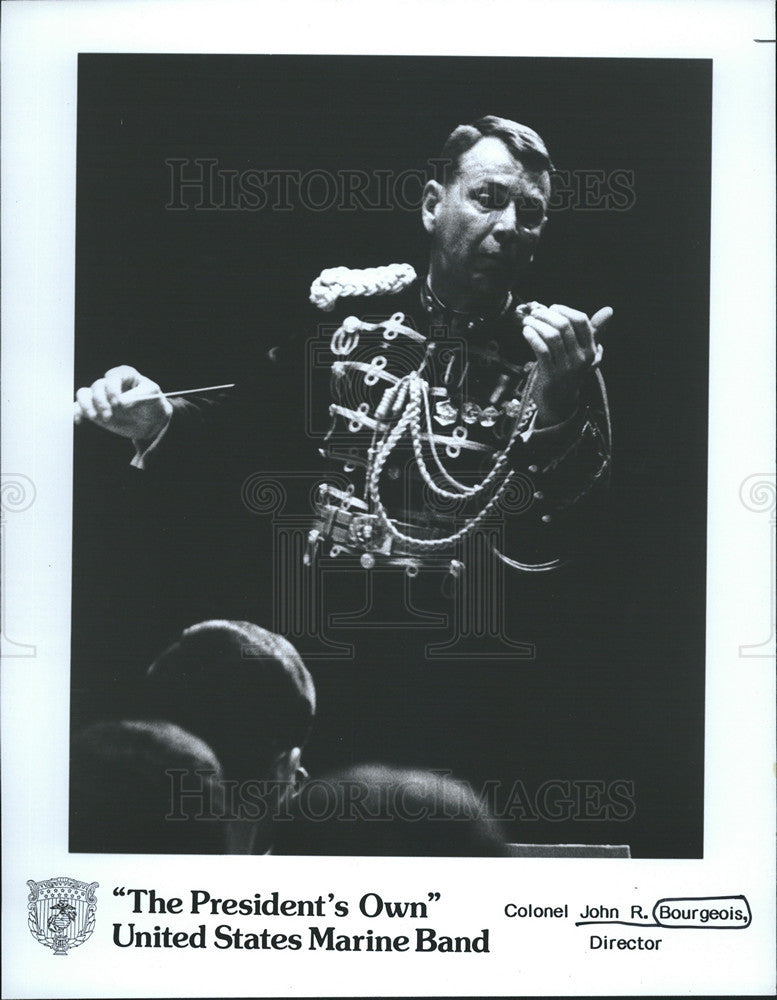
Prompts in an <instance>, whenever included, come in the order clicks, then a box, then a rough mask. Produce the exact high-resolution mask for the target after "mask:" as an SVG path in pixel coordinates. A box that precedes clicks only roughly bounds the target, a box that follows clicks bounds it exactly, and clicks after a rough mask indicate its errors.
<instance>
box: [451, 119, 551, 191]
mask: <svg viewBox="0 0 777 1000" xmlns="http://www.w3.org/2000/svg"><path fill="white" fill-rule="evenodd" d="M489 136H493V137H494V138H495V139H500V140H501V141H502V142H503V143H504V144H505V146H507V148H508V149H509V150H510V153H511V154H512V155H513V156H514V157H515V159H516V160H518V161H519V162H520V163H523V165H524V166H525V167H527V168H528V169H529V170H536V171H537V172H547V173H551V172H552V171H553V169H554V167H553V162H552V160H551V158H550V153H549V152H548V149H547V146H546V145H545V143H544V142H543V140H542V138H541V137H540V136H539V135H538V134H537V133H536V132H535V131H534V129H532V128H529V126H528V125H520V124H519V123H518V122H514V121H511V120H510V119H509V118H498V117H497V116H496V115H486V116H485V117H484V118H478V120H477V121H475V122H471V123H470V124H469V125H457V126H456V128H455V129H454V130H453V131H452V132H451V134H450V135H449V136H448V138H447V139H446V140H445V145H444V146H443V148H442V152H441V153H440V159H441V160H443V161H445V165H444V167H443V170H444V174H443V182H444V183H445V184H450V183H451V182H452V181H453V180H454V179H455V178H456V175H457V174H458V172H459V167H460V165H461V158H462V156H463V155H464V154H465V153H466V152H467V150H469V149H472V147H473V146H474V145H475V143H477V142H480V140H481V139H485V138H487V137H489Z"/></svg>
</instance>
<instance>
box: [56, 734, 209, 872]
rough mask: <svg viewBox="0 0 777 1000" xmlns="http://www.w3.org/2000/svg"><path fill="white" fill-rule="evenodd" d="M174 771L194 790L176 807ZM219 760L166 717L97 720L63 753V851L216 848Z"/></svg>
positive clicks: (199, 851)
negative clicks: (66, 822) (66, 831)
mask: <svg viewBox="0 0 777 1000" xmlns="http://www.w3.org/2000/svg"><path fill="white" fill-rule="evenodd" d="M174 772H178V773H179V774H181V773H183V774H184V775H185V776H187V777H186V780H187V781H188V782H189V783H191V781H192V780H195V781H196V782H197V783H198V788H199V789H200V794H199V796H198V798H199V806H198V808H191V809H189V810H187V811H186V812H185V813H182V812H181V809H180V803H176V802H175V801H174V799H175V782H176V778H175V777H174ZM220 779H221V767H220V765H219V762H218V760H217V759H216V756H215V754H214V753H213V751H212V750H211V749H210V747H209V746H207V745H206V744H205V743H204V742H203V741H202V740H201V739H198V738H197V737H196V736H192V734H191V733H188V732H186V731H185V730H183V729H181V728H180V727H179V726H175V725H173V724H172V723H169V722H161V721H160V722H149V721H127V720H124V721H120V722H118V721H111V722H97V723H95V724H94V725H91V726H88V727H86V728H85V729H82V730H81V731H80V732H79V733H77V734H76V736H75V738H74V740H73V745H72V748H71V757H70V850H71V851H88V852H97V851H104V852H107V853H115V854H127V853H129V854H141V853H148V854H224V853H226V850H227V841H226V833H227V830H226V825H225V824H224V823H223V822H222V819H223V813H224V805H223V801H222V785H221V780H220Z"/></svg>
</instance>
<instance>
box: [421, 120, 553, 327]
mask: <svg viewBox="0 0 777 1000" xmlns="http://www.w3.org/2000/svg"><path fill="white" fill-rule="evenodd" d="M549 197H550V178H549V176H548V173H547V172H537V171H534V170H530V169H528V168H527V167H525V166H524V165H523V164H522V163H520V162H519V161H517V160H515V159H514V158H513V156H512V154H511V153H510V151H509V150H508V148H507V146H505V144H504V143H503V142H502V141H501V139H497V138H495V137H494V136H487V137H485V138H483V139H480V140H479V141H478V142H476V143H475V145H474V146H472V147H471V148H470V149H468V150H467V152H466V153H464V155H463V156H462V158H461V160H460V163H459V170H458V172H457V174H456V176H455V177H454V178H453V179H452V180H451V182H450V183H449V184H448V185H447V186H446V185H442V184H439V183H438V182H437V181H430V182H429V183H428V184H427V186H426V189H425V191H424V202H423V222H424V226H425V228H426V230H427V232H429V233H430V235H431V238H432V245H431V262H430V276H431V280H432V287H433V288H434V290H435V292H436V293H437V294H438V295H439V296H440V297H441V298H442V299H443V301H444V302H446V304H447V305H449V306H451V307H452V308H454V309H467V308H476V307H486V306H488V305H489V304H490V303H491V302H492V301H493V300H501V299H502V298H503V297H504V295H505V293H506V292H507V290H508V289H509V288H510V287H511V286H512V284H513V282H514V281H515V277H516V274H517V272H518V271H519V270H520V269H521V268H522V267H523V266H525V265H526V264H528V262H529V261H530V260H531V257H532V255H533V253H534V249H535V247H536V245H537V242H538V240H539V238H540V235H541V233H542V230H543V228H544V226H545V222H546V221H547V207H548V199H549Z"/></svg>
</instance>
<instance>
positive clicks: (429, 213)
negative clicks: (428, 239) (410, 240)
mask: <svg viewBox="0 0 777 1000" xmlns="http://www.w3.org/2000/svg"><path fill="white" fill-rule="evenodd" d="M444 193H445V189H444V188H443V186H442V184H440V183H439V181H427V182H426V187H425V188H424V193H423V196H422V198H421V221H422V222H423V224H424V229H425V230H426V231H427V233H433V232H434V227H435V224H436V220H437V211H438V209H439V207H440V204H441V203H442V198H443V195H444Z"/></svg>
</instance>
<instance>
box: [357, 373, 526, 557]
mask: <svg viewBox="0 0 777 1000" xmlns="http://www.w3.org/2000/svg"><path fill="white" fill-rule="evenodd" d="M409 381H410V401H409V402H408V404H407V406H406V408H405V410H404V413H403V414H402V416H401V418H400V419H399V421H398V422H397V424H396V425H395V426H394V428H393V429H392V430H391V432H390V433H389V435H388V436H387V437H386V438H384V440H383V441H382V442H381V443H380V444H379V445H377V446H376V447H372V448H370V455H369V458H370V462H369V467H368V474H367V491H368V493H369V495H370V496H371V498H372V500H373V502H374V504H375V512H376V514H377V517H378V520H379V521H380V523H381V525H382V526H383V528H384V529H385V530H386V531H387V532H388V533H389V534H390V535H391V536H392V537H394V538H396V539H397V540H398V541H401V542H402V543H403V544H405V545H406V546H407V547H408V548H415V549H420V550H421V551H428V552H430V551H435V550H439V549H444V548H448V547H449V546H451V545H454V544H455V543H456V542H459V541H461V540H462V539H463V538H465V537H466V536H467V535H469V534H471V533H472V532H473V531H474V530H475V528H477V527H478V525H479V524H481V523H482V521H483V520H484V519H485V518H486V517H487V516H488V515H489V514H490V512H491V511H492V510H493V508H494V506H495V505H496V503H497V502H498V501H499V499H500V497H501V496H502V494H503V493H504V491H505V489H506V488H507V485H508V483H509V482H510V480H511V479H512V477H513V474H514V470H513V469H510V470H508V472H507V473H506V475H505V477H504V479H503V480H502V482H501V483H500V484H499V487H498V488H497V490H496V492H495V493H494V495H493V496H492V497H491V499H490V500H489V501H488V503H487V504H486V505H485V506H484V507H483V509H482V510H481V511H480V512H479V513H478V514H476V515H475V517H473V518H471V519H470V520H469V521H467V522H466V524H464V525H463V526H462V527H461V528H460V529H459V530H458V531H456V532H454V534H452V535H449V536H447V537H446V538H432V539H421V538H414V537H413V536H412V535H406V534H404V533H403V532H401V531H399V529H398V528H397V527H396V525H395V524H394V523H393V521H392V520H391V519H390V518H389V516H388V513H387V511H386V508H385V507H384V506H383V502H382V500H381V497H380V486H379V481H380V474H381V472H382V470H383V466H384V465H385V463H386V460H387V459H388V457H389V455H390V454H391V452H392V451H393V450H394V448H395V447H396V445H397V444H398V443H399V441H400V439H401V438H402V436H403V435H404V433H405V430H406V429H407V428H409V429H410V433H411V437H412V439H413V448H414V451H415V455H416V460H417V462H418V466H419V469H420V471H421V474H422V475H423V477H424V479H425V481H426V482H427V484H428V485H429V486H431V487H432V488H433V489H435V488H436V489H437V491H438V492H440V493H442V494H443V495H445V496H447V497H450V498H452V499H460V497H461V494H453V493H449V492H448V491H443V490H441V488H440V487H437V485H436V484H435V483H433V481H432V480H431V476H430V475H429V472H428V469H427V468H426V464H425V462H424V461H423V455H422V452H421V447H420V446H421V440H420V432H419V422H420V416H421V399H422V398H424V397H425V393H424V391H423V388H422V386H421V385H420V384H419V383H420V382H421V379H420V378H419V376H418V374H417V373H415V372H414V373H413V374H412V375H410V376H409ZM530 388H531V385H530V383H527V386H526V389H527V391H526V392H525V393H524V400H523V406H522V408H521V413H519V414H518V417H517V418H516V425H515V428H514V430H513V433H512V435H511V438H510V443H509V445H508V446H507V447H506V448H505V450H504V451H503V452H501V453H500V456H499V458H498V459H497V463H495V465H494V468H492V470H491V471H490V472H489V474H488V475H487V476H486V478H485V479H484V480H483V482H482V483H481V484H479V488H478V490H479V489H483V488H484V487H485V485H486V483H487V482H490V481H492V480H493V478H494V477H495V475H496V473H497V472H498V470H499V468H500V467H501V465H502V464H503V463H504V461H505V460H506V458H507V456H508V454H509V451H510V447H511V446H512V444H513V442H514V441H515V438H516V437H517V433H518V431H517V428H518V427H520V422H521V416H522V413H523V409H524V408H525V405H526V400H527V399H528V396H529V392H528V390H530ZM427 404H428V399H427ZM427 477H428V478H427ZM468 489H476V488H475V487H468ZM478 490H476V491H478Z"/></svg>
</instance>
